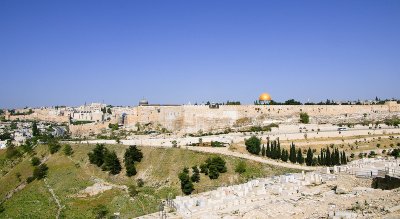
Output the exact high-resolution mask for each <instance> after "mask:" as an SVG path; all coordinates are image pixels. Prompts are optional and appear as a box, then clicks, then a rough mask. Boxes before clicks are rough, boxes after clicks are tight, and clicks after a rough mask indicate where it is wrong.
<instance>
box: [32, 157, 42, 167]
mask: <svg viewBox="0 0 400 219" xmlns="http://www.w3.org/2000/svg"><path fill="white" fill-rule="evenodd" d="M31 164H32V166H38V165H39V164H40V159H39V158H38V157H32V159H31Z"/></svg>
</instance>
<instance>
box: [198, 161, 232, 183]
mask: <svg viewBox="0 0 400 219" xmlns="http://www.w3.org/2000/svg"><path fill="white" fill-rule="evenodd" d="M225 164H226V162H225V160H224V159H222V158H221V157H219V156H215V157H211V158H208V159H207V160H206V162H205V163H204V164H202V165H200V169H201V172H202V173H205V175H208V177H209V178H210V179H218V177H219V174H220V173H225V172H226V171H227V169H226V166H225Z"/></svg>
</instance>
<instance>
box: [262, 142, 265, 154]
mask: <svg viewBox="0 0 400 219" xmlns="http://www.w3.org/2000/svg"><path fill="white" fill-rule="evenodd" d="M261 155H262V156H263V157H265V147H264V144H263V146H262V148H261Z"/></svg>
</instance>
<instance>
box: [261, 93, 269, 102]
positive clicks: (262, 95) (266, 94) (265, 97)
mask: <svg viewBox="0 0 400 219" xmlns="http://www.w3.org/2000/svg"><path fill="white" fill-rule="evenodd" d="M258 100H259V101H271V100H272V98H271V96H270V95H269V94H268V93H262V94H261V95H260V98H258Z"/></svg>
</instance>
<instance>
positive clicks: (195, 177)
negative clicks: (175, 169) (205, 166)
mask: <svg viewBox="0 0 400 219" xmlns="http://www.w3.org/2000/svg"><path fill="white" fill-rule="evenodd" d="M192 170H193V175H192V177H191V178H190V179H191V180H192V182H196V183H198V182H200V170H199V168H198V167H197V166H193V167H192Z"/></svg>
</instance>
